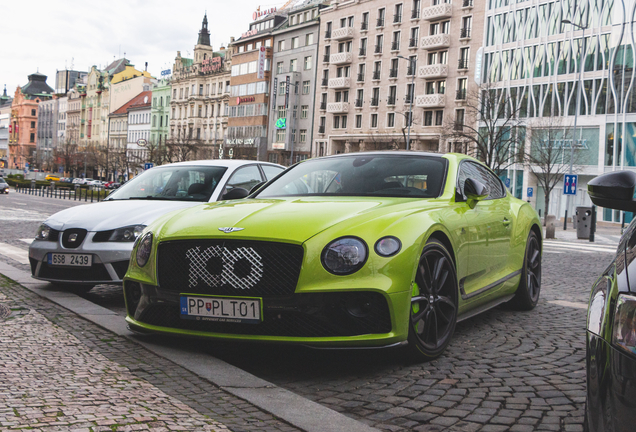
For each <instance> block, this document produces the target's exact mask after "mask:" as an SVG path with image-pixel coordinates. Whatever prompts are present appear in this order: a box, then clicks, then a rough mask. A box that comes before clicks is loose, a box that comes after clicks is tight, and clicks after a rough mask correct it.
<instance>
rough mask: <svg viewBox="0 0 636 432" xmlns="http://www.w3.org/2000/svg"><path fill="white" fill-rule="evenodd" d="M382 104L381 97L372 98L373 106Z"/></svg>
mask: <svg viewBox="0 0 636 432" xmlns="http://www.w3.org/2000/svg"><path fill="white" fill-rule="evenodd" d="M379 104H380V98H371V106H378V105H379Z"/></svg>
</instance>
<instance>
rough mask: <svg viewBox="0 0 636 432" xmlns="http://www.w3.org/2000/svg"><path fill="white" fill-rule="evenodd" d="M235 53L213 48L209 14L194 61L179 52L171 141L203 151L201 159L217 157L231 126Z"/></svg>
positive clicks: (173, 93)
mask: <svg viewBox="0 0 636 432" xmlns="http://www.w3.org/2000/svg"><path fill="white" fill-rule="evenodd" d="M231 65H232V53H231V51H230V50H226V49H225V48H224V47H221V48H220V49H219V50H218V51H214V50H213V49H212V46H211V45H210V32H209V30H208V19H207V15H206V16H205V17H204V18H203V24H202V27H201V30H200V31H199V38H198V40H197V44H196V45H195V47H194V58H192V59H189V58H185V57H182V56H181V51H178V52H177V57H176V58H175V62H174V66H173V68H172V81H171V85H172V97H171V98H170V97H168V99H169V105H170V134H169V137H168V140H174V141H176V142H182V143H190V144H193V145H197V146H199V148H202V149H204V151H203V153H201V154H199V157H206V158H216V157H218V151H219V148H220V147H221V145H222V143H223V140H224V138H225V136H226V131H227V127H228V102H229V99H230V69H231Z"/></svg>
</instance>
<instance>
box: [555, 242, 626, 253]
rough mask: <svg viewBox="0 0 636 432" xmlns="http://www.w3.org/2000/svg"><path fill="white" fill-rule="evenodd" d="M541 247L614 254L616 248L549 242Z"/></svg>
mask: <svg viewBox="0 0 636 432" xmlns="http://www.w3.org/2000/svg"><path fill="white" fill-rule="evenodd" d="M543 246H545V247H554V248H560V249H572V250H586V251H592V252H611V253H615V252H616V248H612V247H608V246H587V245H578V244H571V243H556V242H551V241H545V242H543Z"/></svg>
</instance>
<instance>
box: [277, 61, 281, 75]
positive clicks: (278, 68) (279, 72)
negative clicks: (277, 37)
mask: <svg viewBox="0 0 636 432" xmlns="http://www.w3.org/2000/svg"><path fill="white" fill-rule="evenodd" d="M276 73H277V74H282V73H283V62H278V63H276Z"/></svg>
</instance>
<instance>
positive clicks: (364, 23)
mask: <svg viewBox="0 0 636 432" xmlns="http://www.w3.org/2000/svg"><path fill="white" fill-rule="evenodd" d="M368 29H369V21H362V24H361V25H360V30H368Z"/></svg>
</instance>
